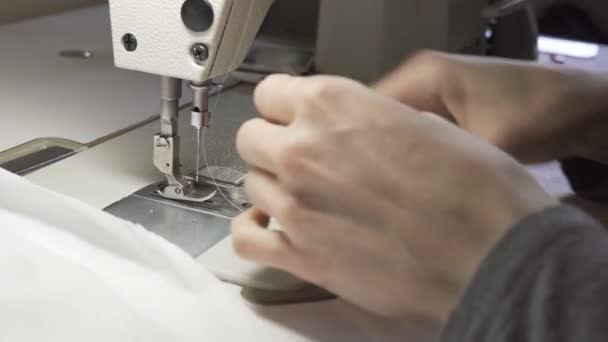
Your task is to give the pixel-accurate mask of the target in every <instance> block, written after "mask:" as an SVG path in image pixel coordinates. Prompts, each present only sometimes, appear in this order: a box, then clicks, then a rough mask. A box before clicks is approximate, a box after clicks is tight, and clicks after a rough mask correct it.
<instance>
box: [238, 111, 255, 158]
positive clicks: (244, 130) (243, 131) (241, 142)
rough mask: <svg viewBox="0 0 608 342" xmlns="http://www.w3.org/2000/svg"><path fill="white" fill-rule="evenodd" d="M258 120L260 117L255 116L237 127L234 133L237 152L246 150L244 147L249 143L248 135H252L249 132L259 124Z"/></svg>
mask: <svg viewBox="0 0 608 342" xmlns="http://www.w3.org/2000/svg"><path fill="white" fill-rule="evenodd" d="M259 120H261V119H257V118H256V119H251V120H248V121H246V122H245V123H243V125H241V127H240V128H239V130H238V132H237V135H236V147H237V151H238V152H239V153H242V152H244V151H245V150H246V148H245V147H246V146H248V145H249V144H250V143H251V141H250V140H251V138H250V137H251V136H252V134H250V132H252V131H253V130H254V129H255V126H257V125H258V124H259ZM253 136H255V135H253Z"/></svg>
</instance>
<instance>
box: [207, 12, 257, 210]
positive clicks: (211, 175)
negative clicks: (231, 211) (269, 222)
mask: <svg viewBox="0 0 608 342" xmlns="http://www.w3.org/2000/svg"><path fill="white" fill-rule="evenodd" d="M250 1H251V4H250V6H249V12H248V13H247V20H246V21H245V27H244V29H243V33H242V34H241V39H240V41H239V44H238V50H237V52H236V54H234V59H233V61H232V63H231V65H234V64H236V62H237V58H238V56H239V55H240V54H241V49H242V48H243V41H244V40H245V34H246V29H247V27H249V22H250V20H251V13H252V12H253V4H254V2H255V1H254V0H250ZM229 75H230V73H226V75H224V79H223V80H222V81H221V82H220V83H219V84H216V85H215V86H217V87H218V93H217V95H216V98H215V104H214V105H213V109H212V111H211V112H212V113H216V109H217V106H218V104H219V102H220V98H221V95H222V90H223V89H224V84H226V80H228V76H229ZM212 120H213V119H212ZM206 133H207V127H203V134H202V136H203V138H202V146H203V148H202V150H203V161H204V162H205V167H206V168H207V170H208V171H209V176H210V178H211V181H212V182H213V185H215V188H216V189H217V191H218V192H219V194H220V195H222V197H223V198H224V199H225V200H226V202H228V203H229V204H230V205H231V206H233V207H234V208H235V209H237V210H238V211H239V212H241V213H242V212H244V211H245V210H243V209H242V208H241V207H240V206H239V205H237V204H235V203H234V202H232V201H231V200H230V199H229V198H228V196H226V194H225V193H224V191H223V190H222V188H221V187H220V186H219V184H217V180H216V179H215V176H214V175H213V173H212V172H211V169H210V166H209V161H208V160H207V144H206V143H205V138H206V135H207V134H206ZM196 167H197V172H196V173H197V174H198V163H197V166H196Z"/></svg>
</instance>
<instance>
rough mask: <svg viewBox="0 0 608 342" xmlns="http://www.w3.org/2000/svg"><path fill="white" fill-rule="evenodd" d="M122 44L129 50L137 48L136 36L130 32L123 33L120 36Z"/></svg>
mask: <svg viewBox="0 0 608 342" xmlns="http://www.w3.org/2000/svg"><path fill="white" fill-rule="evenodd" d="M122 46H124V48H125V50H127V51H129V52H133V51H135V50H137V38H135V36H134V35H132V34H131V33H127V34H125V35H124V36H122Z"/></svg>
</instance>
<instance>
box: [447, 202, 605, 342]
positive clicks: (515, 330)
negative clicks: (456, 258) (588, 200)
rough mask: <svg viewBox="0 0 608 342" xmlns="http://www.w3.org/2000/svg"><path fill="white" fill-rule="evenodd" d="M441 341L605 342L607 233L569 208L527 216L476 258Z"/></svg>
mask: <svg viewBox="0 0 608 342" xmlns="http://www.w3.org/2000/svg"><path fill="white" fill-rule="evenodd" d="M441 341H442V342H503V341H504V342H506V341H509V342H528V341H529V342H549V341H555V342H561V341H563V342H574V341H577V342H579V341H580V342H596V341H597V342H600V341H601V342H605V341H608V233H607V232H606V231H605V230H604V228H603V227H602V226H601V225H600V224H598V223H597V222H596V221H594V220H593V219H591V218H589V217H588V216H587V215H586V214H584V213H582V212H581V211H579V210H577V209H574V208H571V207H566V206H560V207H554V208H550V209H547V210H545V211H544V212H541V213H538V214H535V215H533V216H531V217H528V218H527V219H525V220H524V221H522V222H521V223H519V224H518V225H517V226H516V227H514V228H513V229H512V230H511V231H510V232H509V233H508V234H507V235H506V236H505V237H504V238H503V239H502V241H501V242H499V244H498V245H497V246H496V247H495V249H494V250H493V252H492V253H491V254H490V255H489V256H488V258H487V259H486V260H485V261H484V262H483V264H482V266H481V268H480V269H479V271H478V273H477V275H476V276H475V277H474V279H473V281H472V282H471V284H470V286H469V288H468V289H467V290H466V292H465V294H464V295H463V297H462V299H461V302H460V304H459V305H458V307H457V308H456V309H455V310H454V312H453V313H452V315H451V318H450V319H449V322H448V323H447V325H446V326H445V328H444V331H443V332H442V336H441Z"/></svg>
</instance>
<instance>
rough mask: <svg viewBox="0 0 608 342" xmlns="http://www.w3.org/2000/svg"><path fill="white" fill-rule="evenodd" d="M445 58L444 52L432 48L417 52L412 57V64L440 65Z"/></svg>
mask: <svg viewBox="0 0 608 342" xmlns="http://www.w3.org/2000/svg"><path fill="white" fill-rule="evenodd" d="M444 60H445V57H444V55H443V54H442V53H439V52H437V51H432V50H421V51H418V52H416V53H415V54H414V55H413V56H412V57H411V58H410V59H409V61H410V63H412V64H422V65H429V66H438V65H440V64H441V63H443V61H444Z"/></svg>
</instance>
